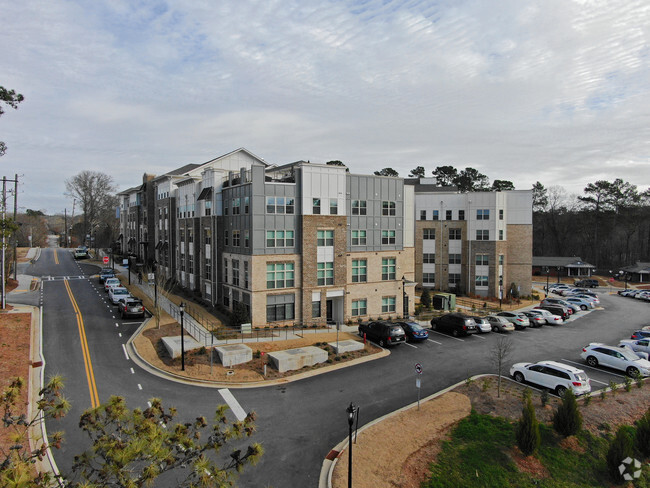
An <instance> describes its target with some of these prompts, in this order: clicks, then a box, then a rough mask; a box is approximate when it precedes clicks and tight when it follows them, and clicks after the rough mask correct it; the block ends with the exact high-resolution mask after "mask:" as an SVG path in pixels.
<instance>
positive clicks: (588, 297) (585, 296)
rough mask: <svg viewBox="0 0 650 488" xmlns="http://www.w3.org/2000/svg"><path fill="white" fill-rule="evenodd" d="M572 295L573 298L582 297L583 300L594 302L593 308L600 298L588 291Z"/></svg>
mask: <svg viewBox="0 0 650 488" xmlns="http://www.w3.org/2000/svg"><path fill="white" fill-rule="evenodd" d="M572 296H573V297H575V298H583V299H584V300H589V301H590V302H591V303H593V304H594V308H596V307H597V306H598V305H600V298H598V297H596V296H593V295H591V294H590V293H580V294H577V295H572Z"/></svg>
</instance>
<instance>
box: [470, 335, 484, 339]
mask: <svg viewBox="0 0 650 488" xmlns="http://www.w3.org/2000/svg"><path fill="white" fill-rule="evenodd" d="M472 335H473V336H474V337H477V338H479V339H483V340H485V337H483V336H482V335H479V334H472Z"/></svg>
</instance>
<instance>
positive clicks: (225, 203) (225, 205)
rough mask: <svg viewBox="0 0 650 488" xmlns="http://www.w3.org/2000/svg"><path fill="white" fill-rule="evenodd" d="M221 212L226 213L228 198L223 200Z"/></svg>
mask: <svg viewBox="0 0 650 488" xmlns="http://www.w3.org/2000/svg"><path fill="white" fill-rule="evenodd" d="M183 214H185V212H183ZM223 214H224V215H228V200H224V202H223ZM183 216H184V215H183Z"/></svg>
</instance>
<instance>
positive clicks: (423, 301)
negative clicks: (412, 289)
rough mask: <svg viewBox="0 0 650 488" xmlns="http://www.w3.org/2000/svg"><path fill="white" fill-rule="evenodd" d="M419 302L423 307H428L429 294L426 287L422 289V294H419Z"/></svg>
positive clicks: (429, 301)
mask: <svg viewBox="0 0 650 488" xmlns="http://www.w3.org/2000/svg"><path fill="white" fill-rule="evenodd" d="M420 303H421V304H422V306H423V307H425V308H429V307H430V306H431V294H430V293H429V290H427V289H426V288H423V289H422V294H421V295H420Z"/></svg>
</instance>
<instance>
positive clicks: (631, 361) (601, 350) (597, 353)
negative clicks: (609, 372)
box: [580, 342, 650, 376]
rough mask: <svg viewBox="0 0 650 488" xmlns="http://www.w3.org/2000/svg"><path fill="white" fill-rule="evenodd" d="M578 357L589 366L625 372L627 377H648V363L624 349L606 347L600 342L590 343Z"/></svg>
mask: <svg viewBox="0 0 650 488" xmlns="http://www.w3.org/2000/svg"><path fill="white" fill-rule="evenodd" d="M580 357H581V358H582V359H584V360H585V361H587V364H588V365H589V366H592V367H593V366H598V365H599V364H601V365H603V366H609V367H610V368H614V369H619V370H621V371H625V373H626V374H627V375H628V376H636V375H638V374H640V375H641V376H650V361H648V360H647V359H642V358H640V357H639V356H637V355H636V354H635V353H634V352H632V351H630V350H629V349H628V348H625V347H615V346H607V345H605V344H601V343H600V342H592V343H591V344H589V345H588V346H586V347H583V348H582V353H581V354H580Z"/></svg>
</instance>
